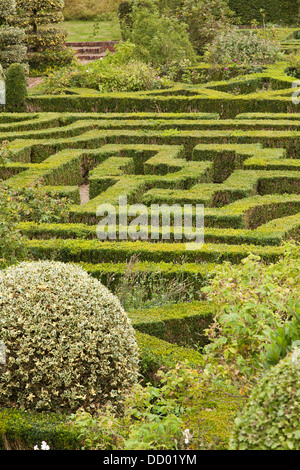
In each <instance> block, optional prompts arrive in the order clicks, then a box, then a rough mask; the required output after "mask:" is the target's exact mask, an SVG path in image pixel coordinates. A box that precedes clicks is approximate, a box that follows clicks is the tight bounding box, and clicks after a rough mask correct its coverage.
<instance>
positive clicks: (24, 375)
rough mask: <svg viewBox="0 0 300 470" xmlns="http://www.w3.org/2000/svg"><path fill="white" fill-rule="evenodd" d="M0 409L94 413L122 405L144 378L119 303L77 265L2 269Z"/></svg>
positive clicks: (28, 264) (131, 332)
mask: <svg viewBox="0 0 300 470" xmlns="http://www.w3.org/2000/svg"><path fill="white" fill-rule="evenodd" d="M0 310H1V319H0V340H1V341H2V343H4V345H5V348H6V363H5V364H0V406H3V407H11V406H12V407H16V408H21V409H25V410H38V411H41V410H46V411H56V412H57V411H60V410H61V411H63V412H70V411H75V410H77V409H78V408H80V407H83V408H85V409H86V410H89V411H93V410H95V409H97V407H98V406H99V405H103V404H105V403H107V402H111V403H112V404H115V405H116V406H118V405H120V404H121V402H122V399H123V396H124V392H125V391H127V390H128V389H129V388H130V387H131V386H133V385H134V384H135V383H136V381H137V378H138V347H137V344H136V340H135V335H134V330H133V327H132V326H131V323H130V321H129V320H128V317H127V314H126V312H125V311H124V310H123V308H122V306H121V304H120V302H119V300H118V299H117V298H116V297H115V296H114V295H113V294H111V293H110V292H109V291H108V289H106V288H105V287H104V286H103V285H102V284H101V283H100V282H99V281H98V280H97V279H94V278H92V277H91V276H89V275H88V274H87V272H86V271H84V270H83V269H81V268H80V267H78V266H74V265H71V264H64V263H59V262H50V261H39V262H35V263H34V262H33V263H31V262H23V263H20V264H19V265H18V266H14V267H9V268H7V269H5V270H3V271H0Z"/></svg>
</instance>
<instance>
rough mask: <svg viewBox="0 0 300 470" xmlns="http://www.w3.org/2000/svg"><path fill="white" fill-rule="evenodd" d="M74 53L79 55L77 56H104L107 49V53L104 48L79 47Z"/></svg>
mask: <svg viewBox="0 0 300 470" xmlns="http://www.w3.org/2000/svg"><path fill="white" fill-rule="evenodd" d="M73 49H74V51H75V52H76V53H77V54H94V55H96V54H103V53H105V52H106V51H107V49H106V50H105V51H103V48H101V47H77V48H75V47H74V48H73Z"/></svg>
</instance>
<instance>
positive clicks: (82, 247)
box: [26, 239, 282, 264]
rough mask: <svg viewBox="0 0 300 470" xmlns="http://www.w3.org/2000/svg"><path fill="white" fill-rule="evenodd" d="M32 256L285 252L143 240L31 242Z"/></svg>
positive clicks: (163, 258) (265, 255)
mask: <svg viewBox="0 0 300 470" xmlns="http://www.w3.org/2000/svg"><path fill="white" fill-rule="evenodd" d="M26 247H27V249H28V252H29V255H30V256H31V257H32V258H33V259H35V260H38V259H55V260H57V261H62V262H66V263H69V262H71V263H78V262H85V263H96V264H99V263H109V262H111V260H114V261H115V262H116V263H118V262H123V263H124V262H128V261H129V260H130V259H131V258H132V257H133V256H137V257H138V258H139V260H140V261H150V262H155V263H160V262H166V263H172V262H173V263H181V262H183V261H184V262H187V263H193V262H194V263H202V262H204V263H207V262H209V263H212V262H216V263H218V262H223V261H230V262H232V263H239V262H240V261H241V260H242V259H243V258H246V257H247V256H248V255H249V254H250V253H254V254H256V255H258V256H261V258H262V259H265V260H269V261H275V260H277V259H278V257H279V256H280V255H281V253H282V249H281V247H277V246H256V245H242V244H241V245H226V244H209V243H207V244H204V245H203V246H201V248H199V244H197V243H195V244H191V246H189V247H188V248H189V249H187V247H186V244H185V243H160V242H158V243H148V242H142V241H135V242H132V241H120V242H115V241H103V242H100V241H99V240H60V239H53V240H27V241H26Z"/></svg>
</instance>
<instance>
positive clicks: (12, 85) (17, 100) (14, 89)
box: [5, 63, 27, 112]
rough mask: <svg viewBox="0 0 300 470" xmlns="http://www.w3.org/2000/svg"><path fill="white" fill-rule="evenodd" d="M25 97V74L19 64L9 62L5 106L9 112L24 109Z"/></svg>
mask: <svg viewBox="0 0 300 470" xmlns="http://www.w3.org/2000/svg"><path fill="white" fill-rule="evenodd" d="M26 97H27V88H26V76H25V71H24V67H23V66H22V65H21V64H17V63H15V64H11V65H10V66H9V67H8V70H7V73H6V106H5V109H6V110H7V111H10V112H20V111H22V110H23V109H24V106H25V100H26Z"/></svg>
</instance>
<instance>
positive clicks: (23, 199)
mask: <svg viewBox="0 0 300 470" xmlns="http://www.w3.org/2000/svg"><path fill="white" fill-rule="evenodd" d="M10 156H11V152H10V150H9V147H8V144H7V142H3V143H2V146H1V149H0V166H5V165H6V164H7V163H8V162H9V158H10ZM0 204H1V213H0V234H1V237H0V240H1V241H0V258H1V259H0V267H5V266H8V265H11V264H14V263H15V262H16V261H18V260H22V259H23V258H24V257H25V256H26V255H27V254H28V253H27V250H26V247H25V238H24V236H22V234H21V232H20V230H19V223H20V222H22V221H32V222H33V221H35V222H37V223H41V222H42V221H44V222H48V223H49V222H63V221H66V220H67V214H68V209H69V204H68V200H67V199H66V198H60V197H59V196H58V195H57V194H56V193H55V192H54V193H52V194H51V195H48V194H47V193H46V192H45V191H43V190H41V188H40V186H39V185H37V186H32V187H27V188H23V189H21V190H18V191H16V190H12V189H10V188H7V187H5V186H0Z"/></svg>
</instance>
